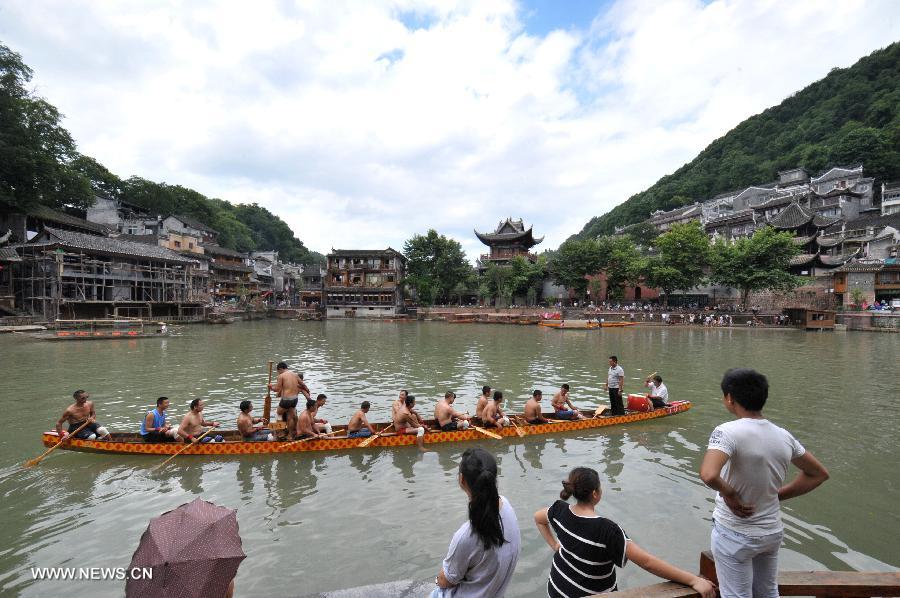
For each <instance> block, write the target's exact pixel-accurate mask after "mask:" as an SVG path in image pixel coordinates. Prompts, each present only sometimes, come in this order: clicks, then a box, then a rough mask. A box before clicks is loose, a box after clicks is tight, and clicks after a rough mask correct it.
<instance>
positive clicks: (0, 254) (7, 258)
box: [0, 247, 22, 262]
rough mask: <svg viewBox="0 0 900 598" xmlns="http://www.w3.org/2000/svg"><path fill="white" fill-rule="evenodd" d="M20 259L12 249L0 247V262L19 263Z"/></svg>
mask: <svg viewBox="0 0 900 598" xmlns="http://www.w3.org/2000/svg"><path fill="white" fill-rule="evenodd" d="M21 261H22V258H20V257H19V254H18V253H16V250H15V249H13V248H12V247H0V262H21Z"/></svg>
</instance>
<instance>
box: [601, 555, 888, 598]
mask: <svg viewBox="0 0 900 598" xmlns="http://www.w3.org/2000/svg"><path fill="white" fill-rule="evenodd" d="M700 575H702V576H703V577H705V578H707V579H709V580H710V581H712V582H713V583H717V582H718V577H717V576H716V563H715V561H713V557H712V554H711V553H710V552H709V551H708V550H704V551H703V552H701V553H700ZM778 593H779V594H780V595H782V596H822V597H832V596H835V597H837V596H840V597H849V598H868V597H869V596H900V573H898V572H884V573H881V572H878V573H869V572H863V571H782V572H781V573H779V574H778ZM689 596H699V594H697V593H696V592H695V591H694V590H693V589H691V588H689V587H687V586H683V585H681V584H678V583H675V582H671V581H667V582H664V583H657V584H654V585H651V586H643V587H640V588H632V589H629V590H623V591H621V592H617V593H616V597H617V598H638V597H647V598H688V597H689Z"/></svg>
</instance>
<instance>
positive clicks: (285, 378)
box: [269, 361, 310, 439]
mask: <svg viewBox="0 0 900 598" xmlns="http://www.w3.org/2000/svg"><path fill="white" fill-rule="evenodd" d="M276 369H277V370H278V379H277V380H276V381H275V384H269V390H274V391H275V393H276V395H277V396H278V397H279V398H280V399H281V400H280V401H279V402H278V409H277V410H276V411H275V413H276V414H277V415H278V417H280V418H281V419H282V421H284V422H285V423H287V429H288V435H289V436H290V437H291V439H293V430H294V429H295V428H296V427H297V401H298V400H299V397H300V393H301V392H302V393H303V396H305V397H306V398H307V400H308V399H309V398H310V396H309V388H307V387H306V384H305V383H304V382H303V378H302V377H301V376H298V375H297V374H296V373H295V372H292V371H291V370H289V369H288V366H287V364H286V363H285V362H283V361H282V362H281V363H279V364H278V366H277V368H276Z"/></svg>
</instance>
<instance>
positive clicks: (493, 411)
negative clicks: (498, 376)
mask: <svg viewBox="0 0 900 598" xmlns="http://www.w3.org/2000/svg"><path fill="white" fill-rule="evenodd" d="M502 403H503V393H502V392H500V391H499V390H495V391H494V400H493V401H490V402H488V404H487V406H486V407H485V408H484V411H482V412H481V421H482V423H484V425H485V427H490V426H496V427H498V428H504V427H506V426H508V425H510V424H509V418H508V417H506V414H505V413H503V409H502V407H501V404H502Z"/></svg>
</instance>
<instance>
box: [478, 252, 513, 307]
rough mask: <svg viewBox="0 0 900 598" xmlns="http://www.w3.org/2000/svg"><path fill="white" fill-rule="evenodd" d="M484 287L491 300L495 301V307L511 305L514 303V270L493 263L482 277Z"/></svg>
mask: <svg viewBox="0 0 900 598" xmlns="http://www.w3.org/2000/svg"><path fill="white" fill-rule="evenodd" d="M482 280H483V282H482V285H483V286H484V288H485V289H486V290H487V292H488V297H489V298H494V299H495V305H497V306H498V307H499V306H501V305H504V302H505V304H507V305H508V304H509V303H510V302H511V301H512V296H513V292H514V290H513V288H512V285H511V280H512V269H511V268H509V267H507V266H498V265H497V264H495V263H493V262H491V263H489V264H488V266H487V268H485V270H484V274H483V275H482Z"/></svg>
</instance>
